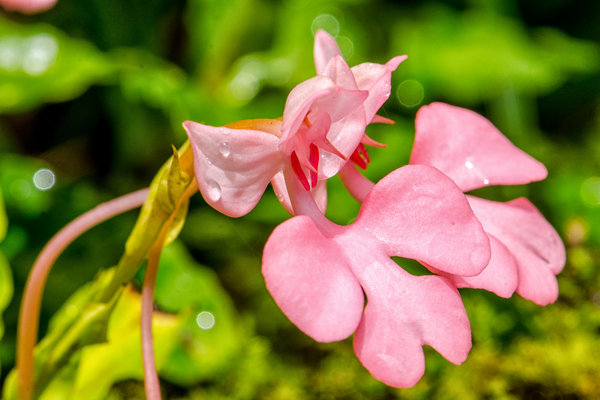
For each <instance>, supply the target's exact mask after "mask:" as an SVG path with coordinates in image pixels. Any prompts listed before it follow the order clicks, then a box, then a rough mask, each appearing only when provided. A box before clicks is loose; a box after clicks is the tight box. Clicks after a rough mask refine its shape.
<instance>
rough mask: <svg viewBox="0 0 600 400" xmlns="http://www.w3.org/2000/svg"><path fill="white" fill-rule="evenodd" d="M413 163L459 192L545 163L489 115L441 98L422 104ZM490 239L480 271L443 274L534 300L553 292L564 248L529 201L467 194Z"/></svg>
mask: <svg viewBox="0 0 600 400" xmlns="http://www.w3.org/2000/svg"><path fill="white" fill-rule="evenodd" d="M410 163H411V164H424V165H431V166H433V167H436V168H437V169H439V170H440V171H442V172H443V173H444V174H446V175H447V176H449V177H450V178H451V179H452V180H454V182H456V184H457V185H458V187H460V188H461V189H462V190H463V191H464V192H467V191H469V190H473V189H477V188H481V187H483V186H487V185H519V184H525V183H529V182H533V181H539V180H542V179H544V178H545V177H546V175H547V171H546V168H545V167H544V165H542V164H541V163H540V162H538V161H536V160H535V159H533V158H532V157H530V156H529V155H527V154H526V153H524V152H523V151H521V150H519V149H518V148H516V147H515V146H514V145H513V144H512V143H511V142H510V141H509V140H508V139H507V138H506V137H505V136H504V135H502V133H500V131H498V129H496V128H495V127H494V126H493V125H492V123H491V122H489V121H488V120H487V119H485V118H484V117H482V116H481V115H479V114H477V113H474V112H472V111H469V110H466V109H462V108H458V107H453V106H450V105H447V104H443V103H433V104H431V105H429V106H425V107H422V108H421V109H420V110H419V112H418V114H417V120H416V136H415V143H414V147H413V151H412V155H411V159H410ZM467 198H468V200H469V203H470V205H471V208H472V209H473V212H474V213H475V215H476V216H477V218H478V219H479V221H481V224H482V225H483V227H484V229H485V231H486V233H487V234H488V236H489V238H490V243H491V247H492V259H491V261H490V265H489V266H488V267H487V268H486V269H485V270H484V271H483V272H482V273H481V274H480V275H478V276H475V277H462V276H457V275H453V274H444V275H445V276H447V277H448V278H449V279H451V280H452V281H453V282H454V283H455V284H456V285H457V287H471V288H482V289H487V290H490V291H492V292H495V293H496V294H498V295H500V296H503V297H510V296H511V295H512V293H513V291H514V290H515V289H516V291H517V293H519V294H520V295H521V296H522V297H524V298H526V299H529V300H531V301H533V302H534V303H536V304H539V305H546V304H549V303H553V302H554V301H556V299H557V298H558V284H557V282H556V277H555V275H556V274H558V273H559V272H560V271H561V270H562V268H563V267H564V264H565V258H566V256H565V248H564V245H563V243H562V241H561V239H560V237H559V235H558V233H557V232H556V231H555V230H554V228H553V227H552V226H551V225H550V224H549V223H548V221H546V219H545V218H544V217H543V216H542V214H541V213H540V212H539V211H538V210H537V209H536V208H535V206H534V205H533V204H531V202H529V200H527V199H525V198H518V199H515V200H512V201H509V202H507V203H498V202H493V201H488V200H483V199H479V198H477V197H473V196H467Z"/></svg>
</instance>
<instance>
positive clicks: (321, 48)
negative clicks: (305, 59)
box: [313, 29, 342, 75]
mask: <svg viewBox="0 0 600 400" xmlns="http://www.w3.org/2000/svg"><path fill="white" fill-rule="evenodd" d="M313 53H314V57H315V67H316V69H317V75H321V72H322V71H323V70H324V69H325V67H326V66H327V63H328V62H329V60H331V59H332V58H333V57H335V56H341V55H342V52H341V51H340V48H339V47H338V45H337V42H336V41H335V39H334V38H333V36H331V35H330V34H329V33H327V32H325V31H324V30H322V29H319V30H318V31H317V32H316V33H315V47H314V49H313Z"/></svg>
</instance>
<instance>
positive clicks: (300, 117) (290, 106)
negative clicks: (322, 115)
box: [281, 76, 338, 142]
mask: <svg viewBox="0 0 600 400" xmlns="http://www.w3.org/2000/svg"><path fill="white" fill-rule="evenodd" d="M337 90H338V88H337V87H336V86H335V85H334V83H333V81H332V80H331V79H329V78H328V77H326V76H315V77H313V78H310V79H309V80H307V81H304V82H302V83H300V84H298V85H297V86H296V87H294V88H293V89H292V91H291V92H290V94H289V95H288V97H287V100H286V102H285V109H284V111H283V125H282V129H281V130H282V135H281V141H282V142H286V141H287V140H289V138H290V137H291V136H293V135H294V134H296V132H297V131H298V129H299V128H300V125H301V124H302V122H303V121H304V118H306V114H307V113H308V110H309V109H310V106H311V105H312V103H313V102H314V101H315V100H317V99H319V98H328V97H329V96H331V95H332V94H333V93H335V92H337Z"/></svg>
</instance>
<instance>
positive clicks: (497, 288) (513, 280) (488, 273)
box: [427, 233, 519, 298]
mask: <svg viewBox="0 0 600 400" xmlns="http://www.w3.org/2000/svg"><path fill="white" fill-rule="evenodd" d="M488 237H489V239H490V247H491V250H492V258H491V259H490V262H489V264H488V265H487V267H485V269H484V270H483V271H482V272H481V273H480V274H479V275H476V276H460V275H451V274H446V273H444V272H441V271H437V270H436V269H435V268H433V267H431V266H427V268H429V269H430V270H431V272H433V273H436V274H439V275H442V276H444V277H446V278H448V279H450V280H451V281H452V282H453V283H454V285H455V286H456V287H457V288H471V289H485V290H488V291H490V292H493V293H495V294H497V295H498V296H500V297H506V298H508V297H511V296H512V295H513V293H514V292H515V290H517V285H518V283H519V273H518V270H517V265H516V264H515V260H514V259H513V258H512V256H511V255H510V252H509V251H508V249H507V248H506V247H505V246H504V245H503V244H502V243H501V242H500V241H499V240H498V239H496V238H495V237H494V236H492V235H490V234H489V233H488Z"/></svg>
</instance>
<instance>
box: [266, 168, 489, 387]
mask: <svg viewBox="0 0 600 400" xmlns="http://www.w3.org/2000/svg"><path fill="white" fill-rule="evenodd" d="M289 173H290V172H289V170H288V172H287V174H289ZM294 183H295V187H294V186H292V185H290V187H289V189H290V195H291V198H292V201H293V202H294V208H295V209H298V210H299V211H300V213H302V214H305V215H303V216H297V217H294V218H292V219H291V220H288V221H286V222H285V223H283V224H281V225H280V226H279V227H277V228H276V229H275V231H274V232H273V234H272V235H271V237H270V238H269V240H268V242H267V244H266V246H265V250H264V255H263V267H262V268H263V275H264V277H265V281H266V284H267V288H268V290H269V292H270V293H271V295H272V296H273V298H274V299H275V301H276V302H277V304H278V306H279V307H280V308H281V309H282V311H283V312H284V313H285V314H286V315H287V316H288V318H289V319H290V320H291V321H292V322H293V323H294V324H295V325H296V326H297V327H298V328H299V329H301V330H302V331H303V332H304V333H306V334H307V335H309V336H310V337H312V338H313V339H315V340H317V341H320V342H331V341H336V340H342V339H345V338H347V337H348V336H350V335H351V334H352V333H354V332H355V331H356V335H355V339H354V349H355V352H356V355H357V356H358V358H359V359H360V361H361V362H362V364H363V365H364V366H365V367H366V368H367V369H368V370H369V371H370V372H371V374H372V375H373V376H374V377H375V378H377V379H379V380H381V381H383V382H384V383H386V384H388V385H391V386H396V387H410V386H413V385H414V384H415V383H416V382H417V381H418V380H419V379H420V378H421V376H422V375H423V372H424V355H423V350H422V346H423V345H425V344H427V345H430V346H432V347H433V348H435V349H436V350H437V351H438V352H440V354H442V355H443V356H444V357H445V358H447V359H448V360H449V361H451V362H453V363H455V364H460V363H462V362H463V361H464V360H465V359H466V357H467V354H468V352H469V350H470V348H471V331H470V327H469V321H468V319H467V314H466V312H465V309H464V306H463V304H462V301H461V298H460V295H459V293H458V291H457V290H456V288H455V287H454V285H453V284H452V283H451V282H450V281H449V280H448V279H446V278H444V277H440V276H413V275H410V274H409V273H407V272H405V271H404V270H403V269H402V268H401V267H399V266H398V265H397V264H396V263H394V262H393V261H392V260H391V259H390V257H391V256H400V257H407V258H414V259H418V260H421V261H423V262H425V263H427V264H428V265H432V266H434V267H435V268H437V269H439V270H440V271H444V272H446V273H449V274H454V275H465V276H468V275H476V274H479V273H480V272H481V270H482V269H483V268H484V267H485V265H487V263H488V260H489V257H490V248H489V240H488V238H487V236H486V234H485V232H484V231H483V229H482V227H481V225H480V223H479V221H477V219H476V218H475V216H474V215H473V213H472V211H471V209H470V207H469V204H468V202H467V201H466V198H465V196H464V195H463V193H462V192H461V191H460V189H458V188H457V187H456V185H455V184H454V182H452V181H451V180H450V179H449V178H447V177H446V176H445V175H443V174H442V173H440V172H439V171H437V170H436V169H435V168H432V167H429V166H405V167H403V168H400V169H398V170H396V171H394V172H392V173H391V174H389V175H388V176H387V177H385V178H384V179H382V180H381V181H380V182H379V183H378V184H377V185H375V187H374V188H373V189H372V190H371V191H370V192H369V194H368V195H367V196H366V198H365V199H364V202H363V204H362V208H361V210H360V213H359V215H358V217H357V219H356V221H355V222H354V223H353V224H351V225H349V226H339V225H335V224H333V223H332V222H330V221H329V220H327V219H326V218H325V217H324V216H323V215H322V214H321V213H320V212H319V210H318V209H317V207H316V205H315V203H314V201H313V199H312V198H311V197H310V195H308V194H307V192H305V191H303V190H302V188H301V187H300V186H299V184H298V183H297V182H294ZM298 203H299V204H298ZM363 291H364V293H365V294H366V296H367V298H368V304H367V306H366V308H364V297H363V296H364V295H363Z"/></svg>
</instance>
